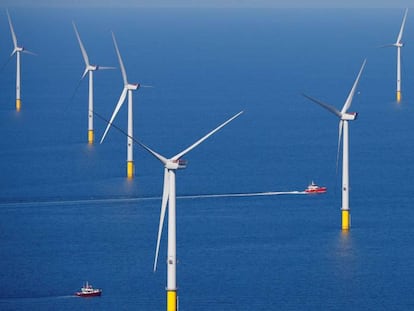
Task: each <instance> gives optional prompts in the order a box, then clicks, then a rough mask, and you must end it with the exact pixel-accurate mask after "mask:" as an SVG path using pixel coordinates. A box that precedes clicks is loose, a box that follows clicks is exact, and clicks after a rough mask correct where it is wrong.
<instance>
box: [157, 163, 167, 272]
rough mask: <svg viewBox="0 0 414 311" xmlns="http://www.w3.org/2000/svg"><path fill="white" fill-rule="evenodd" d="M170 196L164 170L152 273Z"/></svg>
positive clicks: (165, 170)
mask: <svg viewBox="0 0 414 311" xmlns="http://www.w3.org/2000/svg"><path fill="white" fill-rule="evenodd" d="M169 194H170V175H169V172H168V169H167V168H165V169H164V188H163V194H162V203H161V213H160V224H159V226H158V236H157V247H156V249H155V259H154V272H155V271H156V270H157V262H158V253H159V250H160V242H161V234H162V227H163V225H164V218H165V211H166V210H167V202H168V197H169Z"/></svg>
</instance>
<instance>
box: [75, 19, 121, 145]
mask: <svg viewBox="0 0 414 311" xmlns="http://www.w3.org/2000/svg"><path fill="white" fill-rule="evenodd" d="M72 24H73V29H74V30H75V34H76V37H77V38H78V42H79V47H80V49H81V52H82V56H83V59H84V61H85V71H84V72H83V75H82V77H81V80H82V79H83V78H85V76H86V75H87V74H88V73H89V105H88V108H89V109H88V143H89V144H93V142H94V136H95V135H94V129H93V72H94V71H97V70H105V69H115V68H114V67H102V66H98V65H91V64H90V63H89V57H88V54H87V53H86V49H85V47H84V45H83V43H82V40H81V38H80V35H79V32H78V29H77V28H76V25H75V23H74V22H72Z"/></svg>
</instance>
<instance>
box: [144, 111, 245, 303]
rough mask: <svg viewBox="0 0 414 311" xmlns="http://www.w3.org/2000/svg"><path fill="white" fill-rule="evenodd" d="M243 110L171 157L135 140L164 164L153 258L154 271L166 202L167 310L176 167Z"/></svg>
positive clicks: (172, 285)
mask: <svg viewBox="0 0 414 311" xmlns="http://www.w3.org/2000/svg"><path fill="white" fill-rule="evenodd" d="M242 113H243V111H241V112H239V113H238V114H236V115H234V116H233V117H231V118H230V119H228V120H227V121H226V122H224V123H222V124H221V125H220V126H218V127H217V128H215V129H214V130H213V131H211V132H209V133H208V134H207V135H205V136H204V137H202V138H201V139H199V140H198V141H196V142H195V143H194V144H192V145H191V146H189V147H188V148H187V149H185V150H183V151H181V152H180V153H178V154H176V155H175V156H173V157H172V158H169V159H167V158H166V157H164V156H162V155H160V154H158V153H157V152H155V151H153V150H151V149H150V148H149V147H147V146H145V145H144V144H142V143H140V142H138V141H136V142H137V143H138V144H140V145H141V146H142V147H143V148H145V149H146V150H147V151H148V152H150V153H151V154H152V155H153V156H154V157H155V158H157V159H158V160H159V161H160V162H161V163H162V165H163V166H164V187H163V195H162V203H161V213H160V223H159V228H158V237H157V247H156V251H155V260H154V271H155V270H156V268H157V261H158V252H159V248H160V240H161V234H162V227H163V223H164V217H165V212H166V208H167V203H168V251H167V287H166V291H167V311H176V310H177V279H176V269H177V267H176V265H177V256H176V254H177V253H176V205H175V201H176V192H175V171H176V170H178V169H184V168H186V165H187V162H186V161H185V160H182V159H181V158H182V157H183V156H185V155H186V154H187V153H188V152H190V151H191V150H193V149H194V148H195V147H197V146H198V145H199V144H201V143H202V142H203V141H205V140H206V139H207V138H209V137H210V136H211V135H213V134H214V133H216V132H217V131H219V130H220V129H221V128H223V127H224V126H226V125H227V124H228V123H230V122H231V121H233V120H234V119H235V118H237V117H238V116H239V115H241V114H242Z"/></svg>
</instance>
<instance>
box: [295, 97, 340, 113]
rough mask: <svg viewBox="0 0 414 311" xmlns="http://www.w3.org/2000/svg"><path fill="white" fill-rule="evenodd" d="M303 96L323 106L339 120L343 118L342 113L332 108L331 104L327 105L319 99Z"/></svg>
mask: <svg viewBox="0 0 414 311" xmlns="http://www.w3.org/2000/svg"><path fill="white" fill-rule="evenodd" d="M302 96H304V97H306V98H307V99H309V100H311V101H313V102H314V103H316V104H318V105H320V106H322V107H323V108H325V109H327V110H328V111H330V112H332V113H333V114H334V115H336V116H337V117H338V118H342V113H341V112H340V111H339V110H338V109H336V108H335V107H334V106H331V105H329V104H326V103H324V102H322V101H320V100H319V99H316V98H313V97H310V96H308V95H306V94H303V93H302Z"/></svg>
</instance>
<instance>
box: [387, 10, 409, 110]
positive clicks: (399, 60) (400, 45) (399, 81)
mask: <svg viewBox="0 0 414 311" xmlns="http://www.w3.org/2000/svg"><path fill="white" fill-rule="evenodd" d="M407 13H408V9H405V12H404V17H403V20H402V23H401V28H400V32H399V33H398V37H397V41H396V42H395V43H393V44H390V45H386V46H395V47H396V48H397V102H400V101H401V48H402V47H403V46H404V44H403V43H402V41H401V40H402V36H403V32H404V26H405V20H406V18H407Z"/></svg>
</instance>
